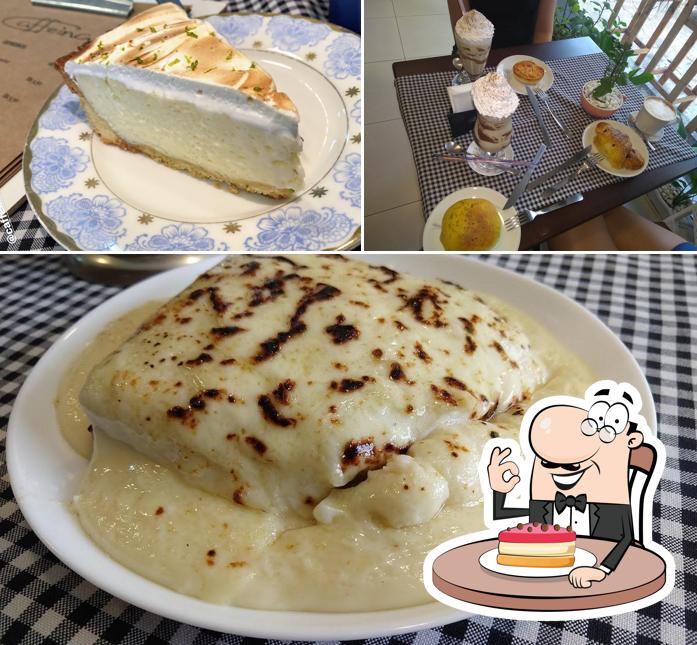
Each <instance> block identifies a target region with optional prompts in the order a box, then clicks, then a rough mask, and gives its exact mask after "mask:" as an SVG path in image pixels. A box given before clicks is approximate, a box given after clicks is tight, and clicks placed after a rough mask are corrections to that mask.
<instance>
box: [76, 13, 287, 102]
mask: <svg viewBox="0 0 697 645" xmlns="http://www.w3.org/2000/svg"><path fill="white" fill-rule="evenodd" d="M71 61H72V62H75V63H79V64H90V65H103V66H109V65H125V66H130V67H134V68H140V69H147V70H149V71H153V72H161V73H164V74H169V75H171V76H179V77H182V78H189V79H192V80H196V81H199V82H203V83H209V84H211V85H222V86H226V87H231V88H234V89H236V90H239V91H240V92H244V93H245V94H247V95H248V96H249V97H251V98H252V99H254V100H257V101H261V102H263V103H266V104H268V105H270V106H272V107H275V108H278V109H280V110H286V111H289V112H292V113H295V114H297V110H296V108H295V105H294V104H293V102H292V101H291V100H290V99H289V98H288V96H287V95H286V94H284V93H283V92H277V91H276V86H275V84H274V82H273V79H272V78H271V76H269V74H267V73H266V72H265V71H264V70H263V69H261V68H260V67H259V66H258V65H256V64H255V63H253V62H252V61H251V60H250V59H249V58H247V57H246V56H245V55H244V54H242V53H241V52H239V51H238V50H237V49H235V48H234V47H233V46H231V45H230V44H229V43H228V42H227V41H226V40H225V39H224V38H223V37H222V36H221V35H220V34H219V33H218V32H217V31H216V30H215V28H214V27H213V25H211V24H210V23H208V22H205V21H203V20H195V19H191V18H189V17H188V16H187V14H186V12H185V11H184V10H183V9H181V8H180V7H178V6H176V5H174V4H172V3H167V4H162V5H157V6H155V7H153V8H152V9H148V10H147V11H144V12H143V13H140V14H138V15H136V16H134V17H133V18H131V19H130V20H127V21H126V22H124V23H123V24H122V25H119V26H118V27H116V28H115V29H112V30H111V31H109V32H107V33H105V34H103V35H102V36H100V37H99V38H97V39H96V40H93V41H92V42H90V43H89V44H88V45H87V46H86V48H84V49H83V50H81V51H80V52H79V53H76V54H75V55H74V56H73V57H72V59H71Z"/></svg>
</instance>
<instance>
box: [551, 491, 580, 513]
mask: <svg viewBox="0 0 697 645" xmlns="http://www.w3.org/2000/svg"><path fill="white" fill-rule="evenodd" d="M567 506H568V507H569V508H575V509H576V510H578V511H581V513H583V511H585V510H586V496H585V494H583V495H577V496H576V497H574V496H573V495H564V494H563V493H557V494H556V495H555V496H554V508H556V509H557V513H561V512H562V511H563V510H564V509H565V508H566V507H567Z"/></svg>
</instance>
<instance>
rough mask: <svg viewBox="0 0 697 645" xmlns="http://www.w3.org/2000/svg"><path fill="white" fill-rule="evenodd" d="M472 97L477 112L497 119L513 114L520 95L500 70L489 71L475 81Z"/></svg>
mask: <svg viewBox="0 0 697 645" xmlns="http://www.w3.org/2000/svg"><path fill="white" fill-rule="evenodd" d="M472 99H473V101H474V107H475V108H476V109H477V112H479V113H481V114H484V115H485V116H490V117H495V118H497V119H505V118H507V117H509V116H511V115H512V114H513V113H514V112H515V111H516V109H517V107H518V95H517V94H516V93H515V92H514V91H513V88H512V87H511V86H510V85H509V84H508V81H507V80H506V77H505V76H503V75H502V74H499V73H498V72H489V73H488V74H487V75H486V76H482V77H481V78H480V79H477V80H476V81H475V82H474V86H473V87H472Z"/></svg>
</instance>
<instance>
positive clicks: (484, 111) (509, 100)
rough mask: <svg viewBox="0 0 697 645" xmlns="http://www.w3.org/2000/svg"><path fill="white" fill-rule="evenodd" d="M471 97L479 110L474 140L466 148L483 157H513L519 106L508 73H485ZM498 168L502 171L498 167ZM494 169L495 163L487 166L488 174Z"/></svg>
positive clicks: (475, 85) (471, 152)
mask: <svg viewBox="0 0 697 645" xmlns="http://www.w3.org/2000/svg"><path fill="white" fill-rule="evenodd" d="M472 100H473V101H474V107H475V109H476V110H477V120H476V121H475V123H474V131H473V136H474V141H473V143H472V145H470V148H469V149H468V150H467V152H468V153H470V154H473V155H477V156H481V157H492V158H496V159H512V158H513V149H512V148H511V147H510V145H511V138H512V136H513V119H512V117H513V113H514V112H515V111H516V108H517V107H518V95H517V94H516V93H515V91H514V90H513V88H512V87H511V86H510V85H509V84H508V81H507V80H506V77H505V76H503V74H499V73H498V72H490V73H489V74H487V75H486V76H482V77H481V78H480V79H478V80H477V81H475V83H474V85H473V87H472ZM475 170H476V168H475ZM495 170H496V171H498V172H501V170H500V169H498V168H497V169H495ZM492 172H494V170H493V169H492V167H491V166H487V172H486V174H492ZM498 172H496V174H498Z"/></svg>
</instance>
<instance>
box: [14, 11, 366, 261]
mask: <svg viewBox="0 0 697 645" xmlns="http://www.w3.org/2000/svg"><path fill="white" fill-rule="evenodd" d="M57 65H58V67H59V68H60V69H61V71H62V73H63V75H64V79H65V80H66V83H67V85H64V86H61V87H60V88H59V89H58V90H57V91H56V93H55V94H54V95H53V96H51V97H50V98H49V100H48V101H47V103H46V104H45V106H44V107H43V108H42V110H41V112H40V113H39V115H38V116H37V119H36V121H35V123H34V125H33V127H32V128H31V130H30V133H29V136H28V139H27V143H26V147H25V154H24V177H25V187H26V191H27V196H28V199H29V203H30V204H31V206H32V208H33V210H34V212H35V213H36V214H37V216H38V218H39V220H40V221H41V223H42V224H43V225H44V227H45V228H46V229H47V230H48V231H49V232H50V233H51V234H52V235H53V236H54V237H55V238H56V239H57V240H58V242H59V243H60V244H61V245H63V246H64V247H66V248H68V249H70V250H86V251H110V252H113V251H149V252H160V251H193V252H195V251H226V250H246V251H267V250H268V251H292V250H310V251H316V250H323V249H337V248H353V247H354V246H355V245H356V244H357V243H358V242H359V239H360V229H359V227H360V222H361V145H360V141H361V96H360V87H361V82H360V79H361V42H360V38H359V37H358V36H357V35H356V34H353V33H350V32H347V31H345V30H343V29H341V28H339V27H335V26H334V25H331V24H329V23H326V22H319V21H315V20H311V19H307V18H302V17H298V16H289V15H255V14H244V15H235V14H232V15H226V14H223V15H219V16H213V17H211V18H209V19H208V20H207V21H202V20H190V19H188V18H187V17H186V14H184V13H183V11H182V10H181V9H179V8H178V7H176V6H175V5H173V4H165V5H158V6H156V7H153V8H151V9H148V10H147V11H145V12H143V13H141V14H137V15H136V16H134V17H133V18H131V19H130V20H129V21H127V22H125V23H124V24H122V25H120V26H119V27H117V28H115V29H114V30H112V31H110V32H107V33H105V34H103V35H102V36H100V37H98V38H96V39H95V40H94V41H92V42H91V43H88V44H87V45H86V46H85V48H83V49H81V50H79V51H77V52H73V53H72V54H67V55H66V56H65V57H64V58H62V59H61V60H60V61H58V63H57Z"/></svg>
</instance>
